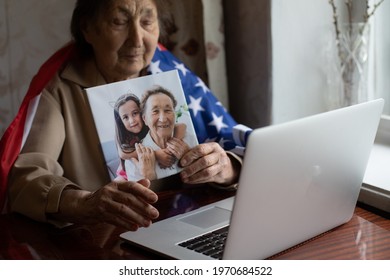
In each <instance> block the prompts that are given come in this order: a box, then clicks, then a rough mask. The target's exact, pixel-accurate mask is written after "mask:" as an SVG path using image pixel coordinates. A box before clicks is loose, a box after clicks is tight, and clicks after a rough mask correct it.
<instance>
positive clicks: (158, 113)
mask: <svg viewBox="0 0 390 280" xmlns="http://www.w3.org/2000/svg"><path fill="white" fill-rule="evenodd" d="M143 118H144V122H145V124H146V125H147V126H148V127H149V130H150V133H151V136H152V138H153V140H154V141H155V142H156V143H157V142H158V140H157V139H169V138H171V137H172V136H173V130H174V128H175V108H174V107H173V102H172V99H171V98H170V97H169V96H168V95H166V94H163V93H158V94H154V95H151V96H150V97H149V98H148V100H147V101H146V104H145V112H144V114H143Z"/></svg>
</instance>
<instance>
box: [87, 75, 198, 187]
mask: <svg viewBox="0 0 390 280" xmlns="http://www.w3.org/2000/svg"><path fill="white" fill-rule="evenodd" d="M86 92H87V96H88V100H89V103H90V106H91V110H92V114H93V117H94V121H95V125H96V129H97V132H98V135H99V139H100V143H101V147H102V150H103V153H104V158H105V160H106V165H107V168H108V171H109V173H110V176H111V178H112V179H115V178H119V177H121V178H125V179H127V180H129V181H138V180H140V179H143V178H147V179H149V180H155V179H160V178H164V177H167V176H171V175H174V174H176V173H178V172H180V171H181V168H180V167H179V165H178V161H179V160H180V158H181V157H182V156H183V155H184V154H185V153H186V152H187V151H188V150H189V149H190V148H192V147H194V146H195V145H197V144H198V141H197V138H196V134H195V130H194V127H193V124H192V121H191V117H190V114H189V111H188V106H187V103H186V100H185V97H184V92H183V88H182V86H181V82H180V79H179V76H178V73H177V70H174V71H169V72H164V73H160V74H156V75H150V76H145V77H140V78H137V79H131V80H127V81H122V82H117V83H112V84H107V85H103V86H98V87H93V88H88V89H86Z"/></svg>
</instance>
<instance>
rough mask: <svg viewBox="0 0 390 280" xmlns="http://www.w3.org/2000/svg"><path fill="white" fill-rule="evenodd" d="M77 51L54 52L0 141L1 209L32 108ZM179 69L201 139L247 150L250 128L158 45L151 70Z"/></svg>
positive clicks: (234, 149) (238, 150)
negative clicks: (230, 112) (238, 121)
mask: <svg viewBox="0 0 390 280" xmlns="http://www.w3.org/2000/svg"><path fill="white" fill-rule="evenodd" d="M73 54H74V45H73V44H72V43H71V44H68V45H66V46H65V47H63V48H62V49H60V50H58V51H57V52H56V53H55V54H54V55H53V56H51V57H50V58H49V59H48V60H47V61H46V62H45V63H44V64H43V65H42V66H41V68H40V69H39V71H38V73H37V75H35V76H34V78H33V79H32V81H31V84H30V87H29V89H28V91H27V94H26V96H25V97H24V99H23V101H22V104H21V106H20V109H19V111H18V113H17V115H16V117H15V119H14V120H13V121H12V123H11V124H10V126H9V127H8V128H7V130H6V131H5V133H4V135H3V137H2V138H1V141H0V210H1V209H2V212H6V210H7V209H6V208H5V205H6V199H7V177H8V173H9V171H10V170H11V167H12V166H13V164H14V162H15V160H16V158H17V157H18V155H19V153H20V150H21V148H22V145H23V144H22V143H23V139H24V138H25V137H26V134H27V133H28V130H26V127H27V125H26V124H28V123H29V122H31V120H32V118H33V117H34V115H33V114H29V108H30V107H31V105H32V104H33V103H35V102H36V97H37V96H39V95H40V93H41V92H42V90H43V89H44V87H45V86H46V85H47V83H48V82H49V81H50V79H51V78H52V77H53V76H54V74H55V73H56V72H57V71H58V70H59V69H60V67H61V66H62V65H63V64H64V63H66V62H67V61H69V59H71V57H72V56H73ZM174 69H177V70H178V72H179V76H180V79H181V82H182V86H183V90H184V93H185V96H186V101H187V104H188V107H189V109H190V114H191V118H192V121H193V124H194V128H195V132H196V134H197V138H198V141H199V143H204V142H211V141H214V142H218V143H219V144H220V145H221V146H222V147H223V148H224V149H225V150H230V151H232V152H235V153H237V154H239V155H243V154H244V151H245V144H246V140H247V138H248V136H249V134H250V132H251V129H249V128H248V127H246V126H244V125H239V124H237V123H236V122H235V121H234V119H233V118H232V117H231V116H230V115H229V113H228V112H227V111H226V109H225V108H224V107H223V106H222V104H221V103H220V102H219V101H218V100H217V99H216V98H215V96H214V95H213V94H212V93H211V91H210V89H209V88H208V87H207V86H206V85H205V84H204V82H203V81H202V80H201V79H199V78H198V77H197V76H196V75H195V74H194V73H192V72H191V71H190V70H189V69H188V68H187V67H186V66H184V64H183V63H182V62H181V61H180V60H179V59H177V58H176V57H175V56H174V55H172V54H171V53H170V52H169V51H168V50H166V49H165V48H164V47H163V46H161V45H159V46H158V48H157V49H156V52H155V55H154V57H153V59H152V63H151V65H150V67H149V73H150V74H158V73H160V72H164V71H169V70H174Z"/></svg>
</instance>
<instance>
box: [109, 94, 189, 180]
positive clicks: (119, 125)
mask: <svg viewBox="0 0 390 280" xmlns="http://www.w3.org/2000/svg"><path fill="white" fill-rule="evenodd" d="M114 117H115V123H116V144H117V150H118V155H119V157H120V159H121V166H120V168H118V172H117V175H118V176H120V177H122V178H126V177H127V176H126V168H125V164H124V163H125V160H131V161H133V162H134V163H135V166H136V168H137V169H138V171H139V172H138V173H139V174H140V175H139V176H141V177H145V178H148V179H151V178H153V177H155V176H154V173H153V172H152V170H154V166H155V163H156V161H157V163H158V165H159V167H160V168H162V169H166V168H170V167H171V166H172V165H173V164H174V163H175V161H176V160H177V159H176V157H175V156H174V155H173V154H172V153H171V152H170V151H169V150H168V149H161V150H158V151H153V150H152V149H151V148H150V147H145V146H143V145H142V144H141V143H142V140H143V138H144V137H145V136H146V135H147V134H148V132H149V128H148V127H147V126H146V125H145V123H144V121H143V119H142V114H141V108H140V100H139V98H138V97H137V96H136V95H135V94H131V93H128V94H124V95H122V96H121V97H119V98H118V100H117V101H116V103H115V106H114ZM186 129H187V126H186V124H184V123H177V124H176V125H175V128H174V134H173V137H174V138H177V139H183V138H184V136H185V134H186ZM136 148H138V153H137V149H136ZM140 151H142V158H140V157H139V156H138V154H139V153H140ZM126 179H127V178H126Z"/></svg>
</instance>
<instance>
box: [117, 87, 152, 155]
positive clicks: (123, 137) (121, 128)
mask: <svg viewBox="0 0 390 280" xmlns="http://www.w3.org/2000/svg"><path fill="white" fill-rule="evenodd" d="M128 101H133V102H135V104H137V106H138V108H140V101H139V99H138V97H137V96H136V95H134V94H131V93H127V94H124V95H122V96H121V97H119V98H118V100H117V101H116V103H115V106H114V118H115V123H116V126H115V129H116V141H117V144H118V146H119V147H120V148H121V150H122V151H123V152H124V153H129V152H132V151H133V150H134V144H135V141H137V142H139V141H140V140H142V139H143V138H144V137H145V136H146V134H147V133H148V131H149V128H148V127H147V126H146V125H145V124H144V123H143V120H142V117H141V121H142V124H143V126H142V130H141V131H140V132H139V133H137V134H134V133H132V132H130V131H128V130H127V129H126V127H125V125H124V124H123V122H122V118H121V116H120V115H119V108H120V107H121V106H122V105H123V104H125V103H126V102H128ZM140 114H141V108H140Z"/></svg>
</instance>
